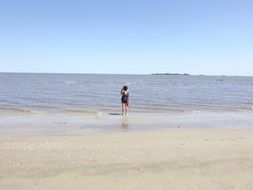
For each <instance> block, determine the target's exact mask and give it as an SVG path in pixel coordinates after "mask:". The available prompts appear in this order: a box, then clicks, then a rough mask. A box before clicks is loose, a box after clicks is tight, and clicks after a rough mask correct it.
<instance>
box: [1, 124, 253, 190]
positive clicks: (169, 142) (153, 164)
mask: <svg viewBox="0 0 253 190" xmlns="http://www.w3.org/2000/svg"><path fill="white" fill-rule="evenodd" d="M252 176H253V130H252V129H243V130H242V129H241V130H239V129H192V130H184V129H181V128H178V129H171V130H160V131H152V132H87V133H83V134H81V135H57V136H50V135H25V134H19V135H7V134H6V135H3V134H2V135H1V136H0V189H1V190H12V189H15V190H16V189H18V190H30V189H31V190H37V189H42V190H44V189H46V190H55V189H61V190H65V189H75V190H76V189H89V190H93V189H96V190H99V189H110V190H114V189H115V190H119V189H128V190H131V189H136V190H137V189H145V190H146V189H147V190H148V189H150V190H154V189H155V190H159V189H175V190H176V189H178V190H191V189H194V190H197V189H199V190H203V189H204V190H209V189H210V190H219V189H220V190H226V189H227V190H233V189H238V190H247V189H253V177H252Z"/></svg>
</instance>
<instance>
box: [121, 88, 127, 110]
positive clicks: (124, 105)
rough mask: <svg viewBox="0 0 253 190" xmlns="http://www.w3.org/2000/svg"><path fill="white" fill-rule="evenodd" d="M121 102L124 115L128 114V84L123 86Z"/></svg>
mask: <svg viewBox="0 0 253 190" xmlns="http://www.w3.org/2000/svg"><path fill="white" fill-rule="evenodd" d="M120 93H121V103H122V115H127V111H128V107H129V91H128V87H127V86H123V88H122V89H121V92H120Z"/></svg>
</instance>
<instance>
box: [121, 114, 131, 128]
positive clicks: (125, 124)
mask: <svg viewBox="0 0 253 190" xmlns="http://www.w3.org/2000/svg"><path fill="white" fill-rule="evenodd" d="M120 127H121V129H122V130H123V131H128V127H129V124H128V118H127V117H125V116H123V117H122V120H121V125H120Z"/></svg>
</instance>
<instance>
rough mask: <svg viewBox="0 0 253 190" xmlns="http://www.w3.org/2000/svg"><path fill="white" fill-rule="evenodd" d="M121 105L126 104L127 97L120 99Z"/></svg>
mask: <svg viewBox="0 0 253 190" xmlns="http://www.w3.org/2000/svg"><path fill="white" fill-rule="evenodd" d="M121 103H122V104H127V103H128V97H127V96H122V97H121Z"/></svg>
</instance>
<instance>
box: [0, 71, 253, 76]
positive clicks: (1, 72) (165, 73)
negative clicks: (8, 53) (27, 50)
mask: <svg viewBox="0 0 253 190" xmlns="http://www.w3.org/2000/svg"><path fill="white" fill-rule="evenodd" d="M5 73H6V74H73V75H74V74H77V75H82V74H85V75H184V76H219V77H253V75H225V74H220V75H218V74H210V75H209V74H190V73H168V72H164V73H160V72H155V73H79V72H69V73H67V72H17V71H0V74H5ZM185 74H187V75H185Z"/></svg>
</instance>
